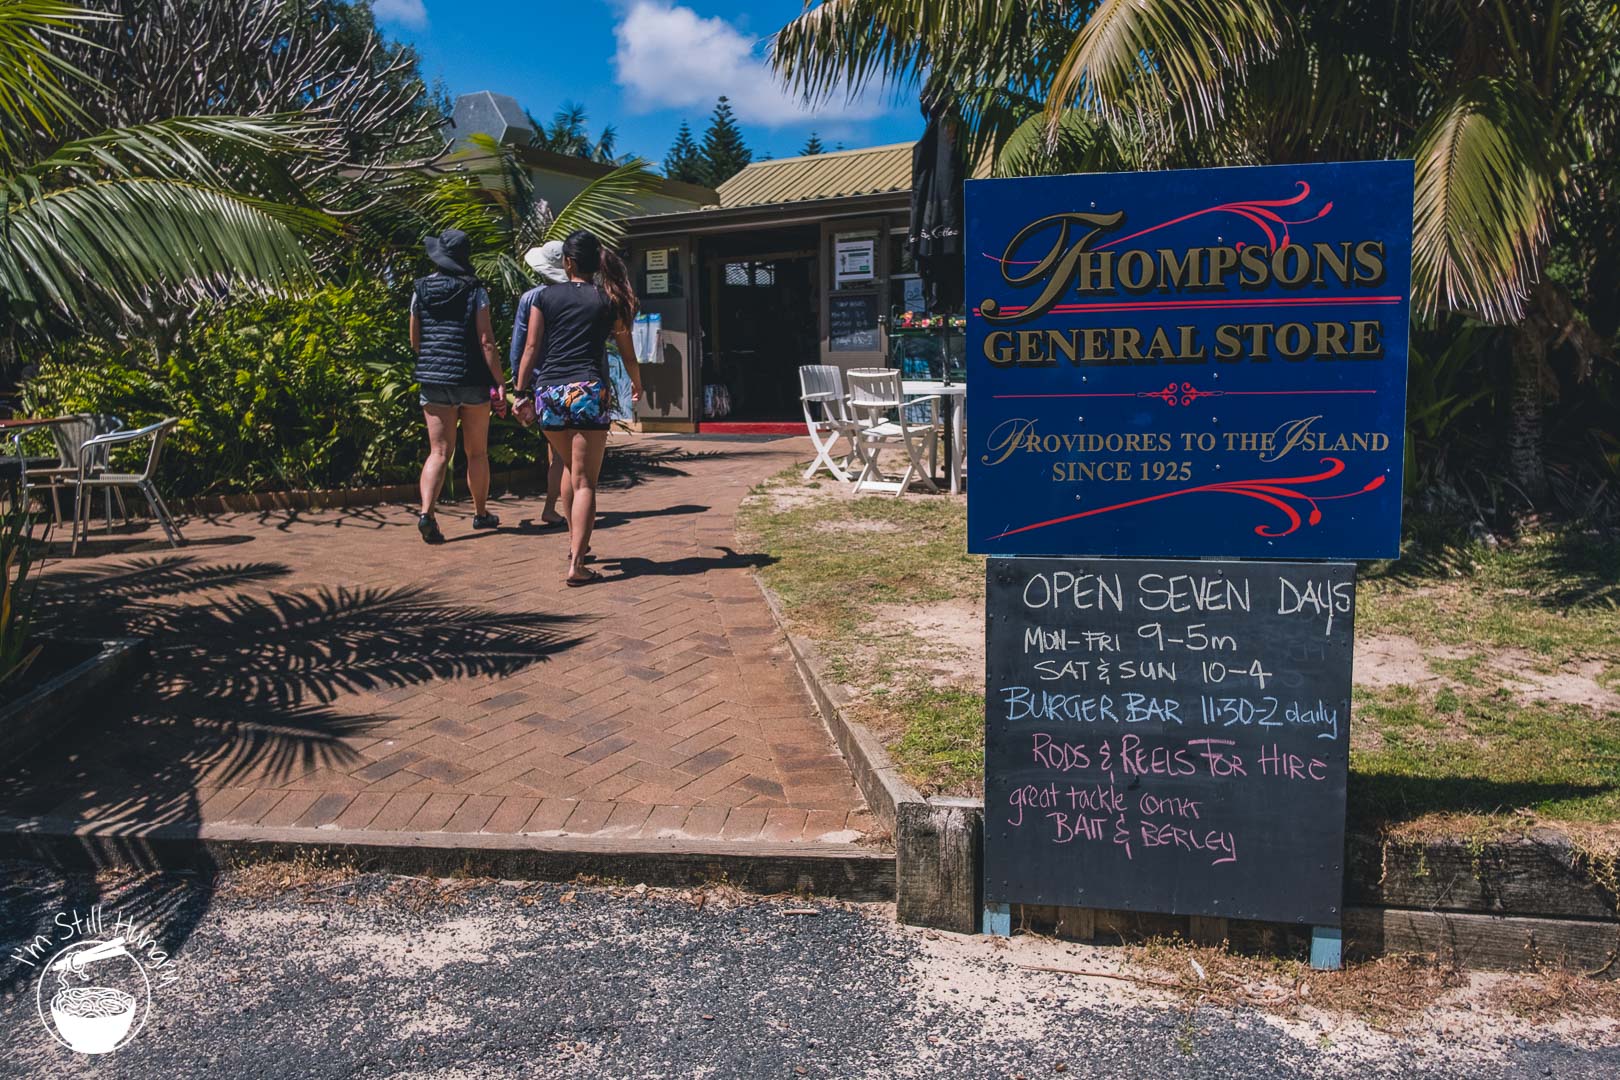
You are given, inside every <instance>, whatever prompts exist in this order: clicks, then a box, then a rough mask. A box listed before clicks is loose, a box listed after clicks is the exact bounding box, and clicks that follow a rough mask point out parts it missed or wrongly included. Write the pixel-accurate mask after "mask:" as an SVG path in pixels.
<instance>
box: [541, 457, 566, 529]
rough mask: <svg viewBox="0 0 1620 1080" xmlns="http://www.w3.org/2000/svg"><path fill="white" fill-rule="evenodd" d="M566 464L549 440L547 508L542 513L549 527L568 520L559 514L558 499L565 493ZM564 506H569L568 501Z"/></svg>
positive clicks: (542, 517) (543, 519)
mask: <svg viewBox="0 0 1620 1080" xmlns="http://www.w3.org/2000/svg"><path fill="white" fill-rule="evenodd" d="M564 464H565V463H564V461H563V456H562V455H561V454H559V453H557V451H555V450H553V449H552V448H551V443H550V441H549V440H548V441H547V443H546V508H545V509H544V510H542V511H540V520H541V521H543V522H545V523H546V524H547V525H555V524H557V523H558V522H560V521H566V520H567V519H566V518H564V517H563V516H562V515H561V514H559V513H557V498H558V496H560V495H562V493H563V476H564V474H565V472H566V470H565V469H564V468H563V466H564ZM563 505H564V506H567V505H568V501H567V500H564V502H563Z"/></svg>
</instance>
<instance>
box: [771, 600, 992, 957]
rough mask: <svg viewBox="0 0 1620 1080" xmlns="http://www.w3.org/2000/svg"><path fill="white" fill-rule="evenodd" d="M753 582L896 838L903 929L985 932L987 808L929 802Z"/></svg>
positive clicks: (967, 802)
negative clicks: (852, 714) (983, 895)
mask: <svg viewBox="0 0 1620 1080" xmlns="http://www.w3.org/2000/svg"><path fill="white" fill-rule="evenodd" d="M754 581H755V583H756V584H757V585H758V586H759V591H760V593H761V594H762V595H763V596H764V597H765V603H766V605H767V606H768V607H769V608H770V609H771V615H772V617H774V618H775V619H776V624H777V626H779V627H780V628H781V630H782V633H783V635H784V636H786V638H787V642H788V649H789V651H790V652H791V653H792V654H793V666H794V668H795V669H796V670H797V671H798V673H799V678H800V679H801V680H803V682H804V686H805V689H806V690H807V691H809V693H810V697H811V699H812V700H813V701H814V702H815V703H816V711H817V712H819V713H820V714H821V719H822V722H823V723H825V724H826V725H827V730H828V731H829V732H830V733H831V734H832V737H833V741H834V742H835V743H837V745H838V749H839V751H840V752H841V753H842V754H843V755H844V760H845V761H846V762H848V763H849V769H850V772H851V773H852V774H853V775H854V777H855V783H856V786H858V787H859V788H860V789H861V794H862V795H863V796H864V797H865V799H866V804H867V806H869V807H870V808H871V810H872V816H873V817H875V818H876V819H877V820H878V821H881V822H882V823H883V824H884V825H886V826H887V827H888V828H889V830H890V831H891V832H892V833H893V835H894V849H895V882H896V884H895V901H896V905H897V914H898V916H899V919H900V921H901V922H903V923H906V924H908V925H911V926H927V927H932V928H934V929H938V930H951V931H955V932H956V933H961V934H971V933H976V932H977V931H978V928H979V914H980V911H981V910H982V905H981V903H980V891H981V888H980V881H981V878H982V876H983V875H982V872H981V866H982V860H981V854H980V852H981V846H982V837H983V835H984V804H983V803H982V802H981V801H979V800H977V799H957V798H943V797H937V796H936V797H924V796H923V794H922V793H921V792H919V791H918V790H917V789H916V788H914V787H912V786H911V785H910V784H908V783H906V782H905V780H904V779H903V778H902V777H901V775H900V770H899V767H898V766H896V765H895V763H894V760H893V759H892V758H890V757H889V752H888V751H887V750H886V749H884V746H883V742H882V740H880V739H879V738H878V737H877V736H876V735H874V734H873V733H872V730H871V729H870V728H868V727H867V726H866V725H865V724H862V723H860V722H859V721H857V720H854V719H852V718H851V717H850V715H849V711H848V703H849V697H848V695H847V694H846V693H845V692H844V688H843V687H842V686H840V685H838V683H837V682H836V681H835V680H833V679H831V678H828V677H827V674H826V665H825V663H824V661H823V660H822V658H821V656H820V654H819V653H818V652H817V651H816V647H815V645H813V644H812V643H811V642H810V641H808V640H807V639H805V638H803V637H801V636H800V635H798V634H795V633H794V632H793V631H792V630H791V629H789V627H788V624H787V620H786V619H785V618H784V617H783V614H782V604H781V601H780V600H779V599H778V598H777V596H776V594H775V593H773V592H772V591H771V589H770V587H769V586H768V585H766V584H765V582H764V581H763V580H761V578H760V577H759V575H758V574H756V575H754Z"/></svg>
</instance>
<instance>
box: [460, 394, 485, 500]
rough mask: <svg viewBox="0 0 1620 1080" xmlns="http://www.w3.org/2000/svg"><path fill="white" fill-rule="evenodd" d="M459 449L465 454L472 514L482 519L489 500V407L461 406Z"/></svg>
mask: <svg viewBox="0 0 1620 1080" xmlns="http://www.w3.org/2000/svg"><path fill="white" fill-rule="evenodd" d="M461 448H462V449H463V450H464V451H466V454H467V487H468V488H469V489H470V490H471V491H472V501H473V513H474V514H477V515H478V516H480V517H482V516H483V515H484V511H485V507H484V504H485V502H486V501H487V500H488V499H489V406H488V405H463V406H461Z"/></svg>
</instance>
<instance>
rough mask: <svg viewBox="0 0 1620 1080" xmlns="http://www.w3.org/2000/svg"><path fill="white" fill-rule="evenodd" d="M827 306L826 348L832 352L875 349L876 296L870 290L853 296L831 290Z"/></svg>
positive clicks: (876, 344) (876, 337)
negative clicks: (831, 294) (832, 292)
mask: <svg viewBox="0 0 1620 1080" xmlns="http://www.w3.org/2000/svg"><path fill="white" fill-rule="evenodd" d="M828 305H829V306H828V308H827V336H828V339H829V340H828V344H827V348H828V349H829V350H830V351H832V352H876V351H877V350H878V348H879V345H878V298H877V296H876V295H875V294H873V293H862V294H858V295H854V296H849V295H839V294H837V293H834V294H833V296H832V298H831V300H830V301H829V302H828Z"/></svg>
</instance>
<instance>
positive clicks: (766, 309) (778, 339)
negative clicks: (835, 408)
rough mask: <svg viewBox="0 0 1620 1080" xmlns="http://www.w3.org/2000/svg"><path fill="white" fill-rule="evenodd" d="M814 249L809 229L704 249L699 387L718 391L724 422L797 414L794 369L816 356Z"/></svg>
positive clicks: (748, 236)
mask: <svg viewBox="0 0 1620 1080" xmlns="http://www.w3.org/2000/svg"><path fill="white" fill-rule="evenodd" d="M816 244H817V235H816V231H815V229H814V227H811V228H808V229H774V230H762V231H760V232H749V233H745V234H739V235H735V236H727V237H717V238H715V239H713V240H710V241H708V242H706V243H705V245H704V249H703V255H704V264H705V271H706V272H705V275H704V284H705V285H706V286H707V289H708V296H707V297H706V298H705V301H704V304H703V308H704V323H705V326H704V330H705V336H704V342H705V348H704V350H703V384H704V386H705V388H707V387H710V386H716V387H723V388H724V390H723V397H724V398H725V399H726V400H727V402H728V404H729V411H728V413H727V415H726V419H728V420H771V421H776V420H793V419H795V418H797V417H798V416H799V374H798V369H799V365H801V364H815V363H819V362H820V355H821V333H820V298H819V289H818V277H817V272H816V270H817V265H818V263H817V260H816ZM705 396H706V397H710V398H712V397H713V396H714V393H712V392H710V391H708V390H707V389H705Z"/></svg>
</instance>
